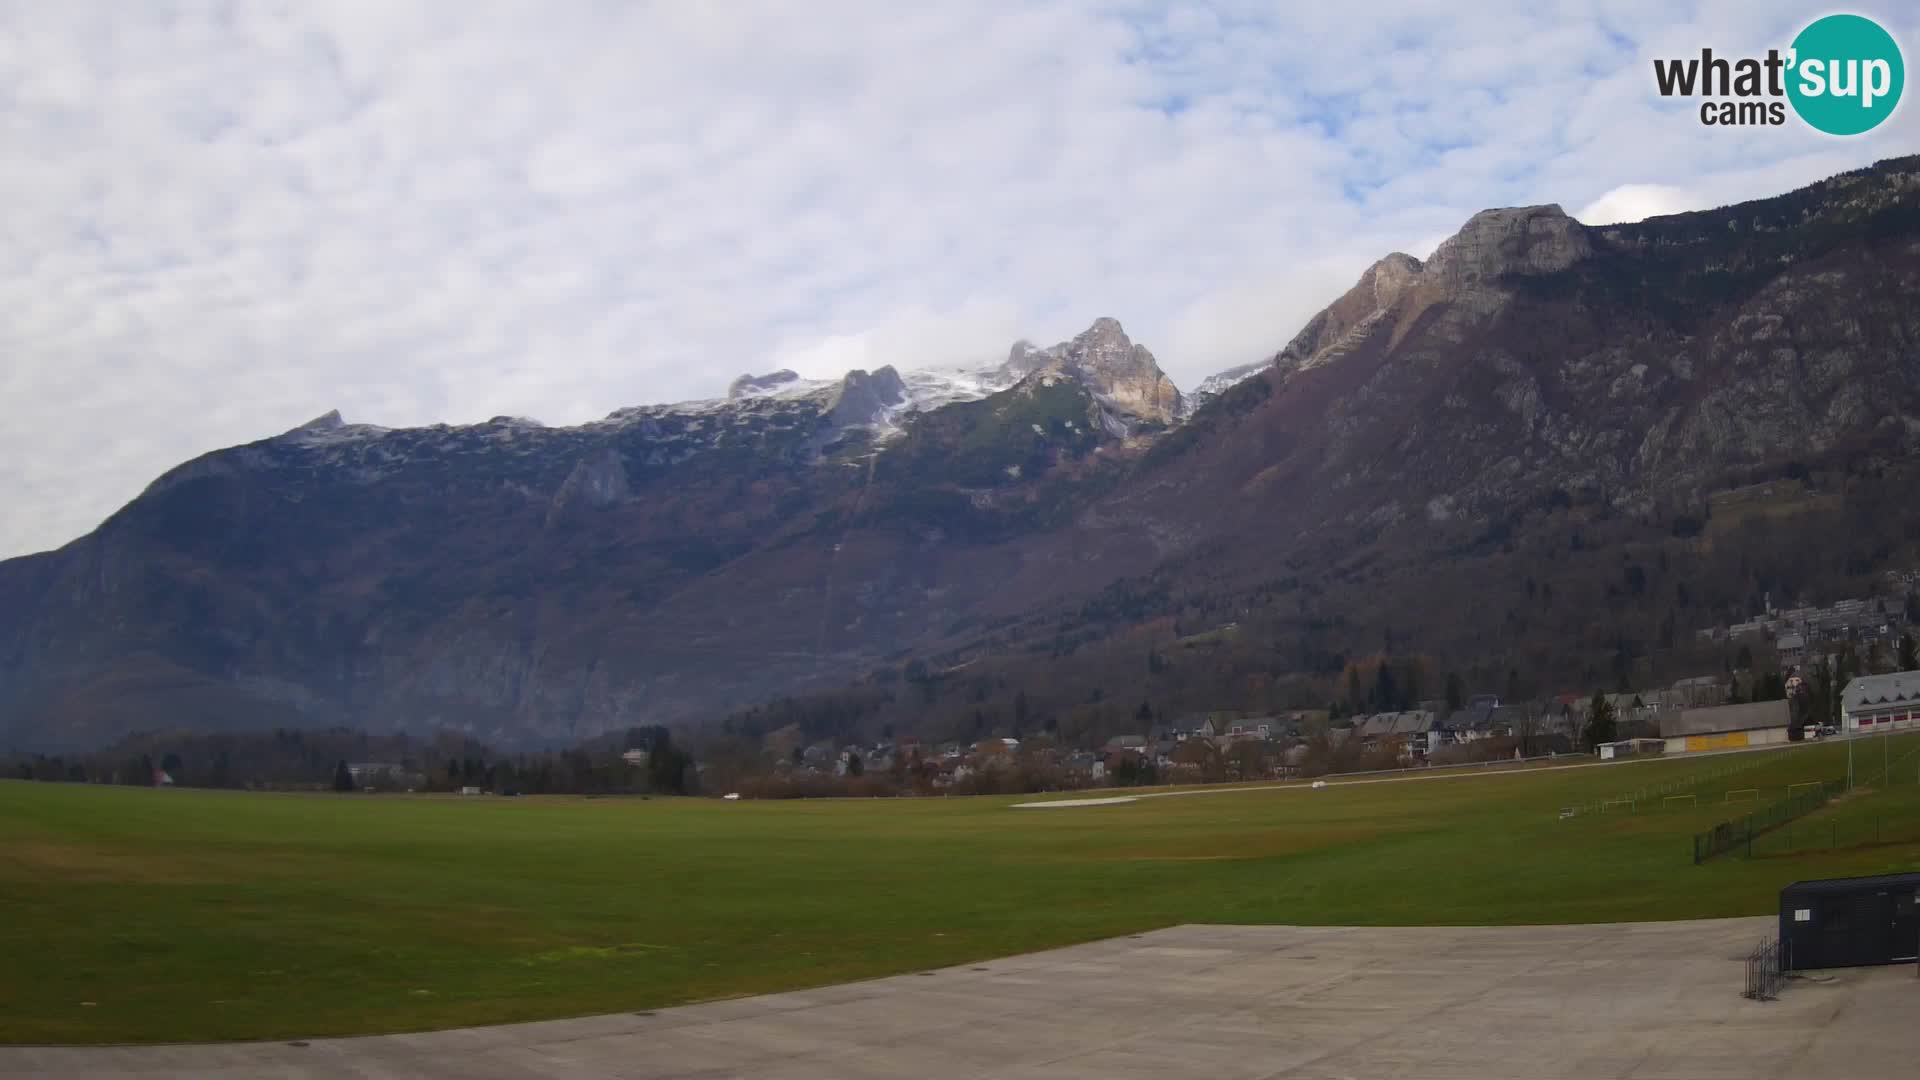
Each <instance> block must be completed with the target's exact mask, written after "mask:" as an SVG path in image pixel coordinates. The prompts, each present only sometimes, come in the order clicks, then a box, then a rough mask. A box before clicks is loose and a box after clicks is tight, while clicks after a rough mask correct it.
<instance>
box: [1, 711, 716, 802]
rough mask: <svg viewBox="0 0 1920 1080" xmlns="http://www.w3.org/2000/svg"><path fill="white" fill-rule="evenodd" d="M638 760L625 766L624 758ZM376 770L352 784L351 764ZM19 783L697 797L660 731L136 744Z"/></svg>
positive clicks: (48, 759) (225, 736) (77, 758)
mask: <svg viewBox="0 0 1920 1080" xmlns="http://www.w3.org/2000/svg"><path fill="white" fill-rule="evenodd" d="M636 750H637V751H641V753H639V754H636V755H634V758H635V759H637V760H629V759H628V756H627V755H628V753H629V752H630V751H636ZM362 762H364V763H368V764H372V765H375V766H377V768H376V769H375V770H373V772H372V773H370V774H365V775H363V776H362V777H361V778H359V779H356V778H355V777H354V775H353V771H352V769H351V768H350V767H349V766H350V765H351V764H356V763H362ZM7 771H8V773H9V774H11V775H13V776H16V777H18V778H20V779H24V780H43V781H63V782H69V783H106V784H122V785H131V786H139V787H145V786H149V785H153V784H159V783H168V784H175V785H178V786H182V787H209V788H274V789H289V790H299V789H306V790H327V789H332V790H335V791H353V790H359V789H361V788H364V787H372V788H375V789H377V790H417V791H457V790H459V789H461V788H465V787H478V788H482V789H484V790H488V791H512V792H521V793H526V794H567V793H572V794H614V793H653V794H671V795H687V794H695V793H697V792H698V790H699V782H700V776H699V769H698V768H697V766H696V763H695V761H694V757H693V755H692V754H691V753H690V752H689V751H688V750H687V749H686V748H685V747H683V746H681V745H680V744H679V743H678V742H677V741H675V740H674V738H673V736H672V734H671V732H669V731H668V730H667V729H666V728H664V727H645V728H630V729H628V730H626V731H624V732H621V733H620V734H619V735H617V736H614V737H609V738H602V739H599V740H595V741H594V742H591V743H587V744H583V745H581V746H576V747H572V748H569V749H566V750H551V751H536V752H522V753H505V752H501V751H497V750H494V749H492V748H491V747H488V746H486V745H485V744H483V743H480V742H478V741H476V740H473V739H471V738H467V737H465V736H460V735H454V734H442V735H436V736H432V737H428V738H417V737H412V736H406V735H368V734H366V733H363V732H355V731H347V730H327V731H298V730H280V731H274V732H262V733H254V734H236V733H222V734H191V733H168V734H153V735H137V736H133V737H131V738H129V739H127V740H123V741H122V742H121V743H120V744H117V745H116V746H114V747H111V748H108V749H106V750H103V751H99V752H97V753H91V754H67V755H27V756H22V757H19V758H17V759H16V760H15V761H14V762H12V763H11V767H10V768H9V769H8V770H7Z"/></svg>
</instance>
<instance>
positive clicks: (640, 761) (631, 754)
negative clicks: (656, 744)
mask: <svg viewBox="0 0 1920 1080" xmlns="http://www.w3.org/2000/svg"><path fill="white" fill-rule="evenodd" d="M620 760H621V761H624V762H626V763H627V764H629V765H632V766H634V767H635V768H640V767H641V766H644V765H645V764H646V763H647V752H646V751H645V750H628V751H626V752H625V753H623V754H621V755H620Z"/></svg>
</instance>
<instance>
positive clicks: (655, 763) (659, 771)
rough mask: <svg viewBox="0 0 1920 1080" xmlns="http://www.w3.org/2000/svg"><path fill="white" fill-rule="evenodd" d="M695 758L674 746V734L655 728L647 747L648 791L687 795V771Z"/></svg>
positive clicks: (662, 728) (664, 729) (661, 728)
mask: <svg viewBox="0 0 1920 1080" xmlns="http://www.w3.org/2000/svg"><path fill="white" fill-rule="evenodd" d="M692 764H693V758H692V757H690V756H689V755H688V754H687V752H686V751H684V750H682V749H680V748H679V747H678V746H675V745H674V744H673V734H672V733H671V732H669V731H668V730H667V729H666V728H664V727H655V728H653V729H652V734H651V735H650V736H649V745H648V747H647V789H648V790H649V791H653V792H656V793H659V794H663V795H684V794H686V793H687V770H688V766H690V765H692Z"/></svg>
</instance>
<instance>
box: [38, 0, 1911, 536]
mask: <svg viewBox="0 0 1920 1080" xmlns="http://www.w3.org/2000/svg"><path fill="white" fill-rule="evenodd" d="M1547 7H1548V6H1547V5H1539V4H1521V3H1515V4H1507V5H1497V6H1490V7H1485V8H1480V7H1474V8H1471V9H1465V8H1461V7H1459V6H1458V5H1444V6H1443V5H1435V4H1431V3H1421V2H1409V3H1405V4H1400V5H1395V6H1392V7H1390V8H1384V9H1377V10H1371V11H1368V12H1364V13H1362V12H1358V11H1355V10H1352V9H1344V8H1343V9H1338V10H1327V11H1308V10H1300V11H1293V12H1287V13H1285V14H1278V13H1276V9H1273V8H1271V7H1270V6H1269V5H1255V4H1239V3H1222V4H1218V5H1199V4H1179V5H1173V6H1166V7H1161V6H1149V5H1144V4H1132V3H1127V4H1120V5H1114V6H1101V5H1093V4H1087V3H1079V2H1054V3H1041V4H1036V5H1019V6H1015V5H1011V4H1008V5H1001V4H988V5H979V6H975V5H962V6H958V7H952V6H949V7H946V8H941V7H914V6H908V7H905V8H903V7H902V6H900V5H889V4H884V3H878V2H871V3H868V2H848V3H828V4H822V5H812V6H808V7H806V8H804V9H802V8H795V7H792V6H791V5H772V4H764V5H763V4H756V3H747V2H741V3H729V4H722V5H690V4H669V5H592V6H589V5H564V4H563V5H488V4H479V5H467V6H464V7H462V8H461V9H460V11H459V12H457V13H454V12H451V11H448V10H445V9H443V8H441V7H438V6H435V5H432V4H424V3H420V4H405V3H401V4H392V3H374V2H371V0H369V2H366V3H339V4H326V5H294V6H291V7H272V6H267V5H238V6H231V7H227V6H219V7H216V6H205V7H202V6H186V7H182V8H175V7H171V6H160V5H137V6H132V7H127V6H113V5H98V4H65V5H56V4H38V5H9V6H6V7H4V8H0V145H4V146H5V147H6V148H7V153H6V154H5V155H4V157H0V200H3V201H4V205H5V206H6V207H7V213H5V214H4V215H0V312H4V313H5V315H4V317H0V400H3V401H4V402H5V403H6V404H7V405H8V406H9V414H8V422H7V423H6V424H4V425H0V491H4V492H5V493H6V494H7V496H8V507H9V513H8V514H7V516H6V517H5V518H4V520H0V555H6V554H14V553H20V552H24V551H29V550H34V549H39V548H44V547H49V546H52V545H56V544H59V543H62V542H65V541H66V540H68V539H71V538H72V537H74V536H76V535H79V534H80V533H82V532H84V531H85V530H87V529H89V528H91V527H92V526H93V525H94V524H95V523H97V522H98V521H99V520H100V519H101V518H102V517H104V516H105V515H106V514H108V513H110V512H111V511H112V510H113V509H114V508H115V507H117V506H118V505H120V504H121V503H123V502H124V501H125V500H126V499H128V498H130V497H131V496H133V495H134V494H136V493H137V492H138V491H139V490H140V489H141V487H143V486H144V485H145V484H146V483H147V481H148V480H150V479H151V478H152V477H153V476H155V475H157V474H158V473H160V472H161V471H163V470H164V469H166V468H168V467H170V466H171V465H173V464H175V463H177V462H179V461H181V460H184V459H186V458H188V457H191V456H193V455H195V454H198V453H202V452H205V451H207V450H211V449H214V448H217V447H220V446H225V445H231V444H234V443H238V442H244V441H248V440H251V439H255V438H260V437H264V436H267V435H271V434H273V433H276V432H278V431H281V430H284V429H285V428H288V427H291V426H293V425H295V424H298V423H301V422H303V421H305V420H307V419H309V418H310V417H312V416H314V415H315V414H317V413H320V412H323V411H325V410H326V409H328V408H333V407H338V408H340V409H341V410H342V411H343V412H344V413H345V414H346V415H347V416H348V418H349V419H353V420H363V421H369V422H375V423H382V424H389V425H398V424H420V423H431V422H439V421H447V422H472V421H477V420H483V419H485V418H487V417H489V416H493V415H497V414H503V413H505V414H519V415H531V416H536V417H539V418H541V419H542V420H544V421H546V422H548V423H570V422H578V421H581V420H585V419H589V418H593V417H598V416H602V415H605V414H606V413H607V412H610V411H612V410H613V409H615V408H618V407H621V406H624V405H629V404H636V403H640V402H650V401H664V400H674V399H684V398H689V397H700V396H710V395H714V394H718V393H720V392H721V391H722V390H723V388H724V387H725V385H726V382H727V381H728V380H729V379H730V378H732V377H733V376H735V375H737V374H739V373H740V372H742V371H765V370H770V369H772V368H775V367H779V366H798V367H805V368H807V369H809V370H810V371H811V372H815V373H820V374H831V373H833V372H832V371H831V369H833V368H836V367H840V366H865V367H874V366H878V365H879V364H881V363H892V364H896V365H898V366H902V367H912V366H919V365H924V364H932V363H947V362H953V361H956V360H961V359H966V358H968V357H969V356H971V355H972V354H974V353H975V351H976V350H977V351H978V353H979V357H978V358H979V359H982V360H991V359H996V358H998V357H999V356H1001V355H1003V354H1004V350H1005V348H1006V345H1007V344H1008V342H1009V340H1010V339H1011V338H1013V337H1015V336H1026V337H1030V338H1033V339H1034V340H1036V341H1041V342H1050V341H1054V340H1059V339H1060V338H1064V337H1066V336H1069V335H1071V334H1073V333H1075V332H1077V331H1078V330H1080V329H1082V328H1084V327H1085V326H1086V324H1087V323H1089V322H1091V321H1092V320H1093V319H1094V318H1095V317H1097V316H1100V315H1113V316H1115V317H1118V318H1120V319H1121V320H1122V322H1123V323H1124V324H1125V325H1126V327H1127V329H1128V331H1129V332H1130V333H1131V334H1132V335H1133V336H1134V338H1135V339H1136V340H1138V341H1140V342H1142V343H1143V344H1146V345H1148V346H1149V347H1150V348H1152V349H1153V350H1154V352H1155V354H1156V355H1157V356H1159V357H1161V359H1162V362H1163V363H1164V364H1165V366H1166V367H1167V368H1168V370H1169V372H1170V373H1171V374H1172V375H1173V376H1174V378H1175V380H1176V381H1177V382H1179V383H1180V384H1181V385H1183V386H1191V385H1193V384H1194V383H1195V382H1197V381H1198V380H1199V379H1200V378H1202V377H1204V376H1205V375H1206V374H1208V373H1210V372H1212V371H1215V370H1219V369H1221V368H1224V367H1228V366H1232V365H1234V364H1238V363H1243V362H1246V361H1248V360H1251V359H1255V358H1258V357H1260V356H1264V355H1269V354H1271V353H1272V352H1273V351H1275V350H1276V349H1278V348H1279V346H1280V345H1282V344H1284V343H1285V341H1286V340H1287V339H1288V338H1290V337H1291V336H1292V334H1293V333H1294V331H1295V330H1296V329H1297V328H1298V326H1299V324H1300V323H1301V322H1302V321H1304V320H1305V318H1306V317H1307V316H1308V315H1310V314H1311V313H1312V312H1313V311H1314V310H1315V309H1316V308H1318V307H1319V306H1320V305H1322V304H1324V303H1325V302H1326V301H1327V300H1329V299H1331V298H1332V297H1333V296H1335V295H1337V294H1338V293H1339V292H1340V291H1341V290H1343V289H1344V288H1346V287H1347V286H1348V285H1349V284H1351V282H1352V280H1353V278H1354V277H1356V276H1357V275H1358V274H1359V272H1360V270H1361V269H1363V268H1364V267H1365V266H1366V265H1367V264H1368V263H1370V262H1372V261H1373V260H1374V259H1376V258H1378V257H1379V256H1380V255H1382V254H1384V253H1386V252H1387V251H1391V250H1396V249H1398V250H1407V251H1409V252H1411V253H1413V254H1416V255H1422V256H1424V255H1425V254H1427V253H1428V251H1430V250H1431V247H1432V246H1433V244H1434V242H1435V241H1436V239H1437V238H1439V237H1444V236H1446V235H1448V234H1449V233H1451V232H1452V231H1453V229H1455V228H1456V227H1457V226H1458V225H1459V223H1460V222H1461V221H1463V220H1464V219H1465V218H1466V217H1467V216H1469V215H1470V214H1471V213H1472V212H1474V211H1475V210H1478V209H1480V208H1482V207H1485V206H1489V205H1514V204H1521V203H1533V202H1559V203H1561V204H1562V205H1566V206H1570V207H1572V206H1579V207H1584V208H1596V207H1597V208H1600V209H1599V210H1598V211H1596V212H1601V213H1613V214H1621V215H1629V214H1634V213H1639V212H1642V210H1641V208H1642V207H1652V208H1654V209H1657V210H1661V211H1664V210H1668V209H1681V208H1692V207H1693V206H1700V205H1713V204H1717V203H1721V202H1728V201H1734V200H1735V199H1737V198H1744V197H1751V196H1753V195H1759V194H1766V193H1769V192H1772V191H1778V190H1784V189H1786V188H1790V187H1793V186H1797V185H1800V184H1804V183H1807V182H1809V181H1812V180H1814V179H1817V178H1818V177H1820V176H1822V175H1825V174H1828V173H1831V172H1834V171H1837V170H1839V169H1843V168H1850V167H1855V166H1858V165H1861V164H1864V163H1867V162H1869V161H1871V160H1874V159H1875V158H1878V157H1885V156H1890V155H1892V154H1895V153H1900V152H1905V151H1907V150H1910V149H1911V148H1912V146H1913V145H1914V141H1915V140H1914V136H1915V134H1916V133H1917V132H1920V121H1916V119H1915V117H1916V116H1920V114H1917V113H1916V112H1915V110H1913V109H1911V108H1904V109H1902V110H1900V112H1899V113H1898V114H1896V116H1895V118H1894V120H1893V121H1890V122H1889V124H1888V125H1886V126H1885V130H1881V131H1876V132H1874V133H1873V134H1871V135H1868V136H1864V137H1861V138H1857V139H1852V140H1834V139H1829V138H1826V137H1823V136H1819V135H1816V134H1814V133H1811V132H1808V131H1805V130H1803V129H1799V128H1789V129H1781V130H1774V129H1750V130H1732V131H1716V132H1708V131H1706V130H1705V129H1703V128H1702V127H1701V126H1700V125H1699V124H1698V123H1697V122H1696V121H1695V120H1694V119H1693V118H1692V117H1691V116H1690V115H1689V114H1688V112H1687V111H1686V110H1685V109H1684V108H1680V107H1677V106H1676V105H1674V104H1673V103H1671V102H1664V101H1662V100H1660V99H1659V98H1658V97H1657V95H1655V94H1654V93H1652V91H1651V75H1650V64H1649V61H1650V58H1651V57H1652V56H1654V55H1668V54H1673V55H1681V54H1684V53H1685V52H1686V51H1688V50H1697V49H1698V48H1700V47H1701V46H1702V45H1707V44H1712V45H1714V47H1715V48H1716V49H1717V50H1718V49H1722V48H1725V49H1728V50H1732V49H1747V48H1759V49H1763V48H1765V47H1766V45H1768V44H1773V43H1780V42H1783V41H1784V40H1785V39H1786V38H1787V37H1788V36H1790V35H1791V33H1792V32H1793V31H1794V30H1795V29H1797V28H1798V25H1799V24H1800V22H1802V21H1804V12H1803V11H1801V10H1800V9H1799V8H1798V7H1795V6H1791V5H1764V4H1763V5H1750V4H1741V5H1731V4H1707V5H1702V6H1698V7H1692V8H1680V9H1675V8H1674V7H1672V6H1671V5H1667V4H1654V3H1646V4H1640V5H1635V6H1622V7H1614V8H1611V9H1610V10H1607V11H1604V12H1600V11H1591V10H1577V9H1567V10H1552V11H1550V10H1547ZM1875 14H1877V15H1880V16H1882V17H1883V21H1885V22H1886V23H1888V24H1889V25H1890V26H1891V27H1892V28H1893V29H1894V32H1895V34H1896V36H1898V37H1900V38H1902V39H1903V40H1906V41H1920V33H1917V32H1916V31H1920V23H1916V15H1915V13H1914V12H1912V11H1911V10H1907V9H1897V10H1893V11H1884V12H1875ZM1633 192H1638V193H1639V194H1628V193H1633ZM1650 192H1663V193H1669V194H1668V195H1667V196H1663V197H1662V198H1664V199H1665V201H1661V200H1660V199H1656V198H1654V197H1653V196H1652V195H1650V194H1648V193H1650ZM1648 212H1651V211H1648ZM1583 213H1585V211H1583Z"/></svg>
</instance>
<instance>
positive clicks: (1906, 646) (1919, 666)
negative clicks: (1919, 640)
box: [1900, 634, 1920, 671]
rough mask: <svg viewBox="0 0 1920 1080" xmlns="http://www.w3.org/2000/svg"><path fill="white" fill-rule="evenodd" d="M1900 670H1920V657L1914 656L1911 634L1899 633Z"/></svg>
mask: <svg viewBox="0 0 1920 1080" xmlns="http://www.w3.org/2000/svg"><path fill="white" fill-rule="evenodd" d="M1900 670H1901V671H1915V670H1920V658H1916V657H1915V656H1914V646H1913V635H1911V634H1901V635H1900Z"/></svg>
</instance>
